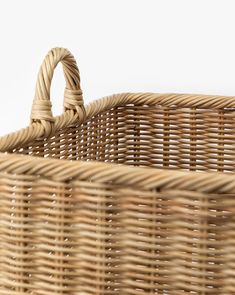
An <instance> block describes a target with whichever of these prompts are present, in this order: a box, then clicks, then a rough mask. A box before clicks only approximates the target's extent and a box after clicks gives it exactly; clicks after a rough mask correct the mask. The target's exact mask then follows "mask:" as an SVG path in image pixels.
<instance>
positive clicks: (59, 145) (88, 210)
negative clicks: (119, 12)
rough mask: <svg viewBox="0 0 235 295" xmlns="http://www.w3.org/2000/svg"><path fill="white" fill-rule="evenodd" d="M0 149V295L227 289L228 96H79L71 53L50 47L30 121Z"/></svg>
mask: <svg viewBox="0 0 235 295" xmlns="http://www.w3.org/2000/svg"><path fill="white" fill-rule="evenodd" d="M58 62H62V64H63V69H64V74H65V78H66V89H65V95H64V112H63V114H62V115H60V116H57V117H53V115H52V112H51V104H50V84H51V80H52V76H53V71H54V68H55V67H56V65H57V63H58ZM0 150H1V152H2V153H1V154H0V202H1V206H0V294H1V295H26V294H31V295H112V294H118V295H121V294H122V295H146V294H162V295H181V294H192V295H193V294H195V295H199V294H200V295H209V294H213V295H216V294H221V295H230V294H231V295H232V294H235V174H234V171H235V97H223V96H209V95H192V94H155V93H122V94H116V95H112V96H108V97H105V98H102V99H100V100H97V101H94V102H92V103H90V104H89V105H87V106H84V105H83V98H82V91H81V89H80V77H79V71H78V68H77V65H76V62H75V60H74V58H73V56H72V55H71V53H70V52H69V51H68V50H66V49H63V48H54V49H52V50H51V51H50V52H49V53H48V55H47V56H46V58H45V60H44V62H43V64H42V66H41V69H40V71H39V75H38V81H37V85H36V93H35V99H34V102H33V107H32V113H31V122H30V125H29V126H28V127H27V128H25V129H22V130H20V131H17V132H15V133H12V134H9V135H6V136H4V137H2V138H0ZM22 154H24V155H22Z"/></svg>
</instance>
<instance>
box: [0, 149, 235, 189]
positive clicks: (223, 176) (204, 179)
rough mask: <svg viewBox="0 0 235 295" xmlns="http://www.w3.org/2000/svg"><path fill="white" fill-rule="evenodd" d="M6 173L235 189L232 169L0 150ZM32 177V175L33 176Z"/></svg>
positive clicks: (150, 186)
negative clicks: (133, 163) (156, 165)
mask: <svg viewBox="0 0 235 295" xmlns="http://www.w3.org/2000/svg"><path fill="white" fill-rule="evenodd" d="M6 173H7V174H8V175H9V174H11V175H12V178H14V179H16V178H17V176H20V177H22V175H23V176H24V177H23V179H25V177H26V176H28V177H29V178H28V180H29V181H30V180H32V181H33V180H34V179H35V177H36V178H40V179H42V178H44V179H46V180H47V181H48V180H52V181H54V182H55V181H56V182H58V185H59V183H61V182H63V183H64V182H68V183H69V182H73V181H75V182H76V181H87V182H89V183H91V182H95V183H101V184H102V183H103V184H104V183H105V184H111V185H116V186H117V187H118V188H119V189H120V190H121V189H122V187H127V188H128V187H132V188H133V187H135V188H136V189H138V191H140V192H141V190H142V191H143V190H156V189H158V190H167V191H170V190H173V191H174V193H176V192H177V191H178V190H180V191H182V190H186V191H195V192H197V193H216V194H220V193H233V194H234V193H235V175H234V173H223V172H214V171H207V172H206V171H205V172H199V171H182V170H173V169H160V168H150V167H134V166H128V165H125V164H114V163H110V162H98V161H88V162H86V161H81V160H76V161H71V160H66V159H52V158H40V157H35V156H30V155H19V154H6V153H0V178H1V177H2V178H4V175H5V176H6ZM32 177H33V178H32Z"/></svg>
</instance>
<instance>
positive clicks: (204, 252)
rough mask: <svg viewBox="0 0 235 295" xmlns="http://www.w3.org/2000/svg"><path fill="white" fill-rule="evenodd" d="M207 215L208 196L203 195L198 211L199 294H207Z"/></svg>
mask: <svg viewBox="0 0 235 295" xmlns="http://www.w3.org/2000/svg"><path fill="white" fill-rule="evenodd" d="M207 215H208V197H207V196H205V197H204V196H203V198H202V199H201V208H200V211H199V218H201V222H200V227H201V241H200V242H201V245H200V248H201V252H202V254H201V261H200V264H201V269H200V271H201V274H202V276H201V277H200V279H201V281H202V285H201V286H200V288H201V294H200V295H207V291H206V289H207V285H206V282H207V277H206V273H207V263H208V262H207V251H208V250H207V242H208V221H207Z"/></svg>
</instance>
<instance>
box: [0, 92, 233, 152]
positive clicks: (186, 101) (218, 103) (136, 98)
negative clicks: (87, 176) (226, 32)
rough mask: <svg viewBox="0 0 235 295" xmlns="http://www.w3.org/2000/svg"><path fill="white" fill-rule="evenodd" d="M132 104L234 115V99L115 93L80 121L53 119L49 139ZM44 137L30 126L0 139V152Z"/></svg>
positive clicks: (37, 126)
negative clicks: (227, 112)
mask: <svg viewBox="0 0 235 295" xmlns="http://www.w3.org/2000/svg"><path fill="white" fill-rule="evenodd" d="M133 103H134V104H137V105H149V106H154V105H159V106H166V107H187V108H189V107H190V108H205V109H217V110H220V109H227V110H228V111H231V112H234V114H235V97H234V96H219V95H201V94H177V93H119V94H113V95H110V96H106V97H103V98H100V99H97V100H95V101H93V102H91V103H89V104H88V105H86V106H85V112H84V114H85V115H84V116H83V117H79V114H78V113H76V112H75V111H74V110H67V111H65V112H64V113H63V114H62V115H60V116H57V117H55V122H54V124H53V126H52V128H51V130H52V133H51V136H53V134H55V133H56V132H57V131H58V130H60V129H62V128H64V127H68V126H72V125H74V124H78V123H79V124H81V123H83V122H85V121H87V120H89V119H90V118H91V117H93V116H95V115H97V114H99V113H101V112H104V111H107V110H110V109H112V108H114V107H118V106H125V105H127V104H133ZM80 115H81V114H80ZM234 118H235V116H234ZM45 137H46V135H45V129H44V126H43V125H42V124H41V122H34V123H32V124H30V125H29V126H28V127H26V128H23V129H20V130H19V131H16V132H13V133H10V134H7V135H5V136H2V137H0V151H1V152H5V151H8V150H9V149H12V150H13V149H15V148H19V147H22V146H24V145H25V144H29V143H30V142H31V141H33V140H37V139H39V138H45Z"/></svg>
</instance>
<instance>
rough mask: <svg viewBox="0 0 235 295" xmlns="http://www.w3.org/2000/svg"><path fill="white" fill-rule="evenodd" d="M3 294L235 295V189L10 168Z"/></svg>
mask: <svg viewBox="0 0 235 295" xmlns="http://www.w3.org/2000/svg"><path fill="white" fill-rule="evenodd" d="M0 187H1V194H0V201H1V207H0V220H1V223H0V241H1V242H0V267H1V272H0V293H1V294H3V295H9V294H13V295H19V294H23V295H25V294H34V295H48V294H52V295H62V294H63V295H80V294H86V295H95V294H96V295H104V294H110V295H112V294H120V293H122V294H129V295H131V294H138V295H145V294H156V295H157V294H164V295H179V294H196V295H202V294H204V295H209V294H219V295H225V294H228V295H230V294H234V293H235V283H234V282H235V280H234V273H235V263H234V243H235V236H234V227H235V226H234V224H235V220H234V217H233V215H234V209H233V208H234V207H235V200H234V195H231V194H223V195H222V194H221V195H218V194H205V193H197V192H191V191H183V190H178V191H177V190H162V191H160V190H157V189H154V190H144V189H143V188H142V189H141V188H139V187H125V186H122V187H120V186H119V185H116V184H112V183H103V182H100V183H94V182H92V181H90V180H87V181H79V180H76V181H75V180H74V181H73V180H71V181H67V182H59V181H53V180H50V179H45V178H43V177H39V176H34V175H32V176H30V175H28V176H26V175H16V174H14V175H11V174H7V173H2V174H1V175H0Z"/></svg>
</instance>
